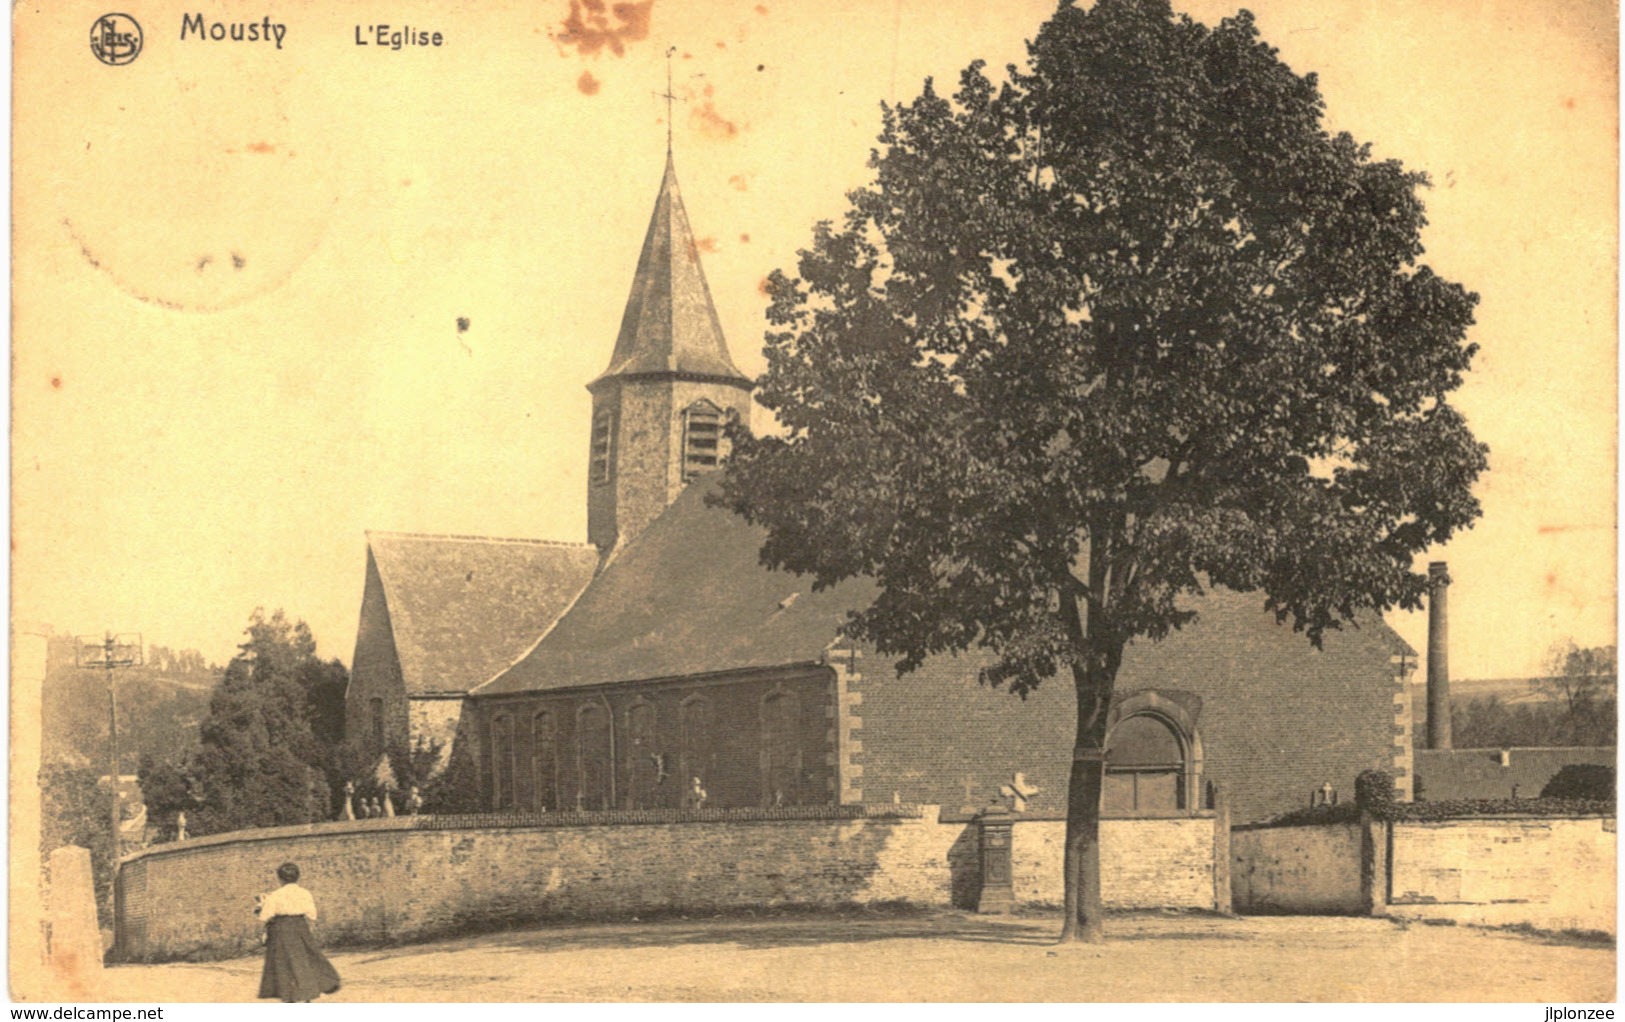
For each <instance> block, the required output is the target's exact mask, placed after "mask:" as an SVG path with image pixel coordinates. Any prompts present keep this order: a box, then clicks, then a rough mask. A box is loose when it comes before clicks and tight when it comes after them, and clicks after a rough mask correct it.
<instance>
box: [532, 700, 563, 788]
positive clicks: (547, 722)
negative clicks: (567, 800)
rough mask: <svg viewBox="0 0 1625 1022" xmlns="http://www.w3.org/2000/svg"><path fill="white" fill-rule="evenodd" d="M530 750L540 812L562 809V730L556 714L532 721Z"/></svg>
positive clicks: (544, 712)
mask: <svg viewBox="0 0 1625 1022" xmlns="http://www.w3.org/2000/svg"><path fill="white" fill-rule="evenodd" d="M530 750H531V752H530V755H531V774H532V777H533V778H534V786H535V792H536V794H535V796H534V797H535V802H536V809H537V810H538V811H539V812H553V811H555V810H557V809H558V808H559V729H558V721H557V719H556V718H555V717H554V716H553V713H552V711H550V710H542V711H540V712H538V713H537V714H536V716H534V717H532V718H531V720H530Z"/></svg>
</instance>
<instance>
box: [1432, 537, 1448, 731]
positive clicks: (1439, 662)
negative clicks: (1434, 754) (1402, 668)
mask: <svg viewBox="0 0 1625 1022" xmlns="http://www.w3.org/2000/svg"><path fill="white" fill-rule="evenodd" d="M1428 592H1429V595H1428V748H1430V749H1448V748H1450V599H1449V592H1450V569H1449V568H1448V567H1447V566H1446V565H1445V562H1444V561H1434V562H1433V563H1431V564H1429V565H1428Z"/></svg>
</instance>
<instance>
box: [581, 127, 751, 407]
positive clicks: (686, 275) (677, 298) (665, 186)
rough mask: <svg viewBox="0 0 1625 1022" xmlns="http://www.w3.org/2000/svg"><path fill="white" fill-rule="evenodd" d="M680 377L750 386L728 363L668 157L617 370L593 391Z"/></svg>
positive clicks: (613, 363) (614, 359)
mask: <svg viewBox="0 0 1625 1022" xmlns="http://www.w3.org/2000/svg"><path fill="white" fill-rule="evenodd" d="M649 373H679V374H682V375H684V376H686V377H692V378H715V379H720V380H729V381H738V382H741V383H744V384H746V385H747V386H748V385H749V383H750V381H749V380H748V379H747V378H746V377H745V374H744V373H741V372H740V371H739V369H738V368H737V367H736V366H735V365H734V364H733V360H732V359H731V358H729V357H728V345H727V343H726V342H724V341H723V339H722V324H721V323H719V322H718V321H717V311H716V309H715V307H713V306H712V304H711V288H710V286H709V285H707V284H706V282H705V271H704V270H703V269H701V267H700V250H699V246H697V245H696V244H695V243H694V232H693V230H692V229H691V228H690V227H689V223H688V211H687V210H686V209H684V208H683V197H682V195H681V194H680V193H679V192H678V190H677V169H676V167H675V165H674V164H673V162H672V156H671V150H670V149H667V150H666V173H665V176H664V177H663V178H661V181H660V192H659V193H658V194H657V195H656V196H655V208H654V213H653V215H651V216H650V217H649V229H648V231H647V232H645V234H644V236H643V252H642V254H640V255H639V256H638V268H637V272H636V274H634V275H633V277H632V293H631V294H630V295H629V296H628V297H627V300H626V312H625V314H624V315H622V317H621V332H620V334H619V336H617V337H616V339H615V353H614V354H613V355H611V356H610V359H609V368H607V369H605V370H604V372H603V374H602V375H600V376H599V377H598V379H596V380H594V381H593V382H592V383H591V384H589V385H588V387H589V389H592V388H593V387H596V386H597V385H599V384H601V383H602V382H603V381H604V380H605V379H607V378H609V377H615V376H623V377H624V376H640V375H645V374H649Z"/></svg>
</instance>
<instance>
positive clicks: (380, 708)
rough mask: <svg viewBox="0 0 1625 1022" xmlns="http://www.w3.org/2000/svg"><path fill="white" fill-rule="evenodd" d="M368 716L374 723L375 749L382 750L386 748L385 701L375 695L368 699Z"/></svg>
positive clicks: (373, 738) (373, 744) (373, 743)
mask: <svg viewBox="0 0 1625 1022" xmlns="http://www.w3.org/2000/svg"><path fill="white" fill-rule="evenodd" d="M367 716H368V718H369V719H370V721H371V723H372V747H373V751H375V752H381V751H383V748H384V701H383V699H381V698H379V697H377V696H374V697H373V698H371V699H369V700H368V701H367Z"/></svg>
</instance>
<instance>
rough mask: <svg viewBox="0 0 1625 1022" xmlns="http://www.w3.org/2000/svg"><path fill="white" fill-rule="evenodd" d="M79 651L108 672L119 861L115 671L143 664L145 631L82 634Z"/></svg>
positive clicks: (89, 665)
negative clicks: (142, 651) (93, 635)
mask: <svg viewBox="0 0 1625 1022" xmlns="http://www.w3.org/2000/svg"><path fill="white" fill-rule="evenodd" d="M76 641H77V644H78V652H77V654H76V655H75V657H74V662H75V664H76V665H77V666H79V667H81V668H86V669H94V668H98V667H99V668H101V669H102V670H105V671H106V672H107V763H108V772H107V777H108V785H109V787H111V788H112V789H113V798H112V808H111V813H112V821H113V861H114V862H115V863H116V862H118V855H119V839H118V831H119V814H118V778H119V772H118V700H117V699H115V698H114V695H113V671H114V670H116V669H117V668H120V667H139V666H140V665H141V634H140V633H139V632H133V633H132V632H125V633H123V634H120V635H114V634H113V633H112V632H108V633H106V636H105V638H101V639H96V638H93V637H91V636H87V635H81V636H79V638H78V639H77V640H76Z"/></svg>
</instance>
